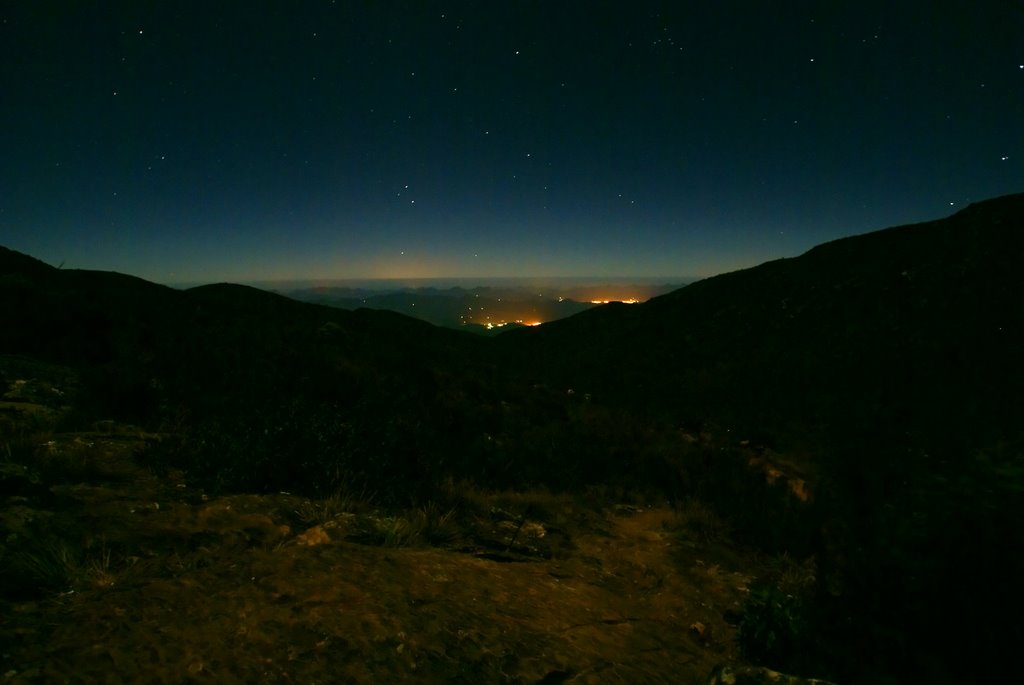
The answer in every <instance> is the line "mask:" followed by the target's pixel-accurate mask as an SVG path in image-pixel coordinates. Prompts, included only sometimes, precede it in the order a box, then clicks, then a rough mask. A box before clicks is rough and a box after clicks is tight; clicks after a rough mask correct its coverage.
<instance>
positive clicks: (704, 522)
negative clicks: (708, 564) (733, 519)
mask: <svg viewBox="0 0 1024 685" xmlns="http://www.w3.org/2000/svg"><path fill="white" fill-rule="evenodd" d="M676 514H677V515H678V516H679V523H680V533H681V534H683V535H686V536H689V537H692V538H694V539H696V540H697V541H698V542H700V543H702V544H705V545H708V544H711V543H714V542H722V541H725V540H727V539H728V538H729V535H730V533H731V530H730V526H729V523H728V522H727V521H726V520H725V519H723V518H722V517H721V516H719V515H718V513H717V512H716V511H715V510H714V509H712V508H710V507H709V506H707V505H706V504H704V503H703V502H702V501H700V500H699V499H695V498H689V499H685V500H680V501H679V502H678V503H677V505H676Z"/></svg>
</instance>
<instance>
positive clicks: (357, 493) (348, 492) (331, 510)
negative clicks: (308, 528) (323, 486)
mask: <svg viewBox="0 0 1024 685" xmlns="http://www.w3.org/2000/svg"><path fill="white" fill-rule="evenodd" d="M374 499H375V494H374V493H373V492H370V491H368V490H367V489H366V488H360V489H354V488H338V489H337V490H335V491H334V492H333V493H332V494H331V495H329V496H327V497H325V498H323V499H308V500H306V501H304V502H302V503H301V504H300V505H299V506H298V507H297V508H296V510H295V514H296V515H297V516H298V517H299V519H300V520H301V521H302V522H303V523H307V524H310V525H319V524H322V523H327V522H328V521H332V520H334V519H336V518H338V517H339V516H341V515H342V514H356V513H360V512H365V511H368V510H369V509H371V508H372V506H373V501H374Z"/></svg>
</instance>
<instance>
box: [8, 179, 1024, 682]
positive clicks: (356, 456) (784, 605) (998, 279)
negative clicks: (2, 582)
mask: <svg viewBox="0 0 1024 685" xmlns="http://www.w3.org/2000/svg"><path fill="white" fill-rule="evenodd" d="M1022 230H1024V195H1015V196H1008V197H1005V198H1000V199H997V200H992V201H988V202H984V203H979V204H976V205H972V206H971V207H970V208H968V209H966V210H964V211H962V212H960V213H958V214H956V215H954V216H953V217H950V218H949V219H945V220H941V221H936V222H931V223H926V224H919V225H914V226H905V227H898V228H893V229H888V230H885V231H880V232H877V233H872V234H868V235H865V236H859V237H855V238H848V239H844V240H840V241H836V242H833V243H828V244H825V245H822V246H819V247H817V248H815V249H813V250H811V251H810V252H808V253H807V254H805V255H803V256H801V257H798V258H795V259H788V260H780V261H777V262H771V263H768V264H764V265H762V266H760V267H757V268H754V269H749V270H745V271H740V272H735V273H731V274H726V275H723V276H718V277H715V278H711V279H707V280H705V281H700V282H698V283H695V284H693V285H690V286H688V287H686V288H683V289H681V290H678V291H675V292H672V293H670V294H668V295H664V296H662V297H659V298H655V299H654V300H651V301H649V302H647V303H645V304H642V305H633V306H628V307H627V306H625V305H619V306H614V305H609V306H604V307H598V308H595V309H592V310H588V311H586V312H583V313H582V314H579V315H576V316H573V317H570V318H568V319H565V320H562V321H559V322H554V323H551V324H547V325H545V326H542V327H540V328H537V329H526V330H517V331H511V332H509V333H506V334H503V335H501V336H499V337H497V338H496V339H493V340H489V339H484V338H479V337H476V336H471V335H466V334H462V333H459V332H455V331H450V330H445V329H441V328H435V327H433V326H431V325H428V324H426V323H423V322H419V321H414V320H411V319H408V318H406V317H403V316H400V315H397V314H391V313H387V312H378V311H369V310H355V311H345V310H340V309H334V308H329V307H323V306H318V305H313V304H303V303H298V302H295V301H292V300H289V299H286V298H283V297H280V296H277V295H273V294H269V293H266V292H263V291H259V290H255V289H251V288H245V287H241V286H232V285H216V286H206V287H202V288H196V289H192V290H187V291H175V290H171V289H168V288H164V287H161V286H156V285H153V284H150V283H147V282H144V281H141V280H139V279H135V278H131V277H128V276H122V275H119V274H111V273H97V272H83V271H61V270H57V269H53V268H51V267H48V266H46V265H44V264H42V263H40V262H38V261H36V260H33V259H31V258H28V257H25V256H23V255H20V254H17V253H13V252H10V251H6V250H3V249H2V248H0V312H2V320H3V321H2V324H3V325H2V326H0V353H2V354H3V355H5V356H4V365H3V367H2V370H3V373H4V374H5V377H4V378H2V379H0V381H2V385H3V386H4V387H7V388H8V391H10V387H11V383H13V382H14V380H15V379H22V378H25V377H33V376H39V377H43V376H46V377H54V378H56V377H59V380H53V381H52V382H51V383H50V385H52V386H53V387H54V388H60V390H61V392H67V393H71V394H73V395H74V398H73V400H68V401H67V402H65V403H64V404H66V405H68V406H70V407H72V409H71V410H70V411H66V412H63V413H62V414H61V415H60V417H59V419H55V420H58V421H59V425H57V429H58V430H61V431H86V430H93V429H94V428H95V426H96V422H98V421H104V420H109V419H116V420H117V421H119V422H126V423H131V424H134V425H136V426H138V427H139V429H140V430H143V431H149V432H153V433H159V434H161V435H162V436H164V437H163V438H162V439H161V440H160V441H159V442H157V443H153V444H152V445H150V446H149V447H147V449H146V450H145V451H144V453H142V456H141V457H140V458H141V459H143V461H144V462H145V463H146V465H147V467H148V468H151V469H153V470H154V472H156V473H160V472H166V471H168V470H177V469H180V470H182V471H183V472H184V474H185V476H186V477H187V478H188V480H189V483H190V485H191V486H193V487H197V488H203V489H204V490H206V491H207V492H211V493H218V492H222V493H241V492H245V493H277V492H279V491H287V492H289V493H293V494H295V495H296V496H306V497H313V498H317V499H318V501H330V498H331V497H343V496H345V495H344V493H373V499H374V502H375V504H377V505H380V506H385V507H391V508H393V509H395V510H402V511H413V512H416V511H419V512H423V513H422V515H419V514H418V515H415V516H407V517H406V519H405V520H406V521H407V523H408V522H410V521H412V522H413V523H411V524H409V525H412V526H413V529H414V530H417V531H420V532H418V533H416V534H417V535H424V536H427V537H430V536H435V537H437V538H438V539H446V538H448V537H449V536H452V535H456V533H454V532H451V529H450V528H448V527H446V526H447V524H448V523H450V521H449V519H446V518H445V516H446V515H447V513H448V512H449V511H450V510H451V508H452V507H451V506H449V505H453V501H452V500H451V499H450V498H449V499H447V500H446V499H445V498H444V497H441V496H440V495H439V493H444V492H448V493H451V492H452V489H453V487H454V486H453V484H455V483H463V484H465V487H466V488H470V489H472V488H482V489H489V490H505V491H526V490H528V489H531V488H532V489H537V488H543V489H546V490H547V491H550V492H552V493H584V492H588V493H594V492H602V493H604V495H603V497H604V498H606V499H607V500H608V501H613V500H618V501H621V500H624V499H633V500H634V501H649V502H653V501H661V502H665V501H668V502H670V503H672V504H673V505H674V506H675V507H676V508H677V509H678V510H680V511H682V512H688V515H687V516H686V521H687V524H686V525H687V527H688V533H687V534H688V535H691V536H694V537H695V538H698V539H704V540H713V539H720V538H727V539H729V540H731V541H734V543H735V544H738V545H742V546H745V547H746V548H750V549H755V550H761V551H763V552H764V553H766V554H767V555H769V557H770V558H771V559H775V560H781V561H778V562H777V563H775V565H774V566H772V568H769V569H768V570H766V571H764V572H763V573H760V574H759V575H760V578H759V580H758V582H757V583H755V584H754V586H752V587H751V592H750V594H749V597H748V600H747V604H746V607H745V610H744V612H743V613H742V615H741V616H739V617H736V622H737V623H738V624H739V632H738V639H739V643H740V646H741V648H742V649H743V650H744V652H745V654H746V656H747V658H748V659H750V660H751V661H753V662H755V663H759V664H764V665H768V666H772V667H775V668H779V669H782V670H788V671H791V672H797V673H803V674H807V675H817V676H824V677H829V678H832V679H834V680H837V681H840V682H936V683H941V682H961V681H976V680H982V679H983V678H984V677H986V676H996V675H999V674H1001V673H1002V672H1003V671H1004V670H1006V669H1008V668H1009V664H1008V663H1007V662H1006V657H1007V655H1008V654H1011V653H1013V649H1014V647H1015V646H1016V645H1019V644H1020V643H1021V641H1022V639H1024V629H1022V628H1021V625H1022V624H1021V622H1020V616H1022V615H1024V602H1022V600H1021V597H1022V594H1021V592H1020V587H1019V584H1020V580H1019V579H1020V578H1022V577H1024V492H1022V490H1024V460H1022V449H1024V421H1022V420H1021V417H1024V396H1022V394H1021V389H1022V388H1024V356H1022V355H1021V350H1022V349H1024V295H1022V293H1024V282H1022V281H1024V277H1022V275H1021V274H1022V272H1021V271H1020V268H1019V262H1020V255H1021V254H1022V250H1021V249H1020V248H1021V244H1020V242H1021V241H1020V239H1019V238H1018V235H1019V234H1020V232H1021V231H1022ZM40 365H45V369H48V370H47V371H45V372H44V371H41V370H40V369H42V368H44V367H43V366H40ZM26 369H27V370H29V371H30V373H26ZM55 374H56V376H55ZM40 383H41V381H40ZM0 389H3V388H0ZM26 392H27V390H26ZM33 392H46V390H45V389H42V390H41V389H40V388H38V387H37V388H36V389H35V390H33ZM10 430H13V429H10ZM16 437H17V436H12V437H10V438H9V439H8V441H7V442H6V443H3V444H6V445H7V452H8V453H7V455H6V459H5V461H6V462H10V463H17V462H18V458H17V455H15V454H13V453H12V450H15V451H16V449H17V445H19V444H21V443H19V442H18V441H17V439H16ZM12 445H14V446H15V447H13V448H12ZM0 446H2V445H0ZM3 457H4V455H2V454H0V458H3ZM67 467H68V465H67V464H63V466H62V468H67ZM78 468H88V460H81V463H78ZM4 482H7V483H18V485H17V487H18V488H28V489H29V490H31V485H28V484H26V483H28V481H26V480H25V479H22V478H13V477H12V478H10V479H8V480H6V481H4ZM10 487H15V486H13V485H12V486H10ZM339 493H340V494H339ZM4 494H10V493H4ZM36 494H37V495H38V496H44V493H36ZM19 496H21V495H20V494H19ZM325 506H330V505H325ZM309 515H310V516H311V517H314V518H315V517H316V516H317V514H316V512H315V511H311V512H309ZM417 522H418V523H417ZM403 525H405V524H403ZM403 530H406V531H407V530H408V529H406V528H403ZM392 533H393V534H395V535H401V534H404V533H402V532H401V531H398V532H396V531H392ZM373 534H374V535H386V531H385V532H382V531H380V530H378V531H377V532H376V533H373ZM68 554H70V552H68V551H67V550H66V549H63V548H58V547H55V548H48V549H47V550H43V551H41V552H40V554H39V555H37V558H43V559H46V560H48V561H47V566H48V567H49V568H53V567H59V566H60V565H61V564H62V563H63V562H62V561H61V560H62V559H66V558H68V557H67V555H68ZM40 573H42V571H41V572H40ZM22 575H24V573H23V574H22ZM29 575H31V574H29ZM43 575H44V576H45V573H43ZM19 577H21V576H19Z"/></svg>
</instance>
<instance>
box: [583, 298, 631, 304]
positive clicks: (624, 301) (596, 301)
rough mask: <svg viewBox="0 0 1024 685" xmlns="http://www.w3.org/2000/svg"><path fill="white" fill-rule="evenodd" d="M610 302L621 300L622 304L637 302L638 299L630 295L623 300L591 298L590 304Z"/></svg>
mask: <svg viewBox="0 0 1024 685" xmlns="http://www.w3.org/2000/svg"><path fill="white" fill-rule="evenodd" d="M612 302H621V303H622V304H638V303H639V302H640V300H638V299H636V298H635V297H630V298H628V299H625V300H591V301H590V304H610V303H612Z"/></svg>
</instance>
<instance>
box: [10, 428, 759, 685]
mask: <svg viewBox="0 0 1024 685" xmlns="http://www.w3.org/2000/svg"><path fill="white" fill-rule="evenodd" d="M145 439H147V438H146V437H145V436H142V437H130V436H128V437H126V436H123V435H121V436H119V435H102V434H97V435H85V434H77V435H74V436H68V435H65V436H58V437H57V438H56V439H54V440H53V441H52V444H49V445H47V446H46V449H45V450H42V452H41V453H42V454H43V455H44V456H45V454H46V453H47V452H48V451H49V452H53V453H54V454H57V455H61V454H63V455H68V454H71V455H73V456H72V457H69V458H67V459H65V461H64V462H61V461H60V460H57V459H56V457H55V460H56V461H57V462H58V463H61V464H64V463H65V462H66V464H68V465H71V466H73V465H76V464H77V466H78V469H79V470H78V471H77V472H76V471H74V469H72V468H71V466H68V469H69V470H70V471H72V472H73V476H74V477H73V478H70V479H69V478H64V480H72V481H74V482H63V483H56V484H51V483H47V482H42V483H38V484H37V485H36V488H37V489H36V491H33V492H29V493H28V494H19V495H15V496H9V497H7V498H6V500H7V501H6V502H5V503H3V504H2V505H0V527H2V530H0V532H2V533H3V535H4V536H6V543H5V545H6V546H5V559H6V560H7V561H8V562H9V563H8V565H7V570H6V573H7V574H8V575H11V574H12V573H13V574H14V575H15V576H17V574H18V573H20V574H21V575H20V576H17V577H19V578H21V582H22V583H24V582H25V581H24V576H25V575H26V574H29V575H30V576H31V574H32V573H35V574H37V575H38V576H39V577H42V578H44V579H46V580H47V581H48V582H49V586H48V589H47V590H46V591H40V592H34V591H33V592H30V591H28V590H31V588H29V589H28V590H26V591H25V592H23V593H21V594H20V595H19V594H16V593H15V594H14V596H11V595H12V593H10V592H9V593H7V594H8V597H7V599H4V600H2V602H3V603H2V604H0V607H2V609H3V610H2V612H0V680H2V682H5V683H130V682H146V683H180V682H209V683H225V684H228V683H251V682H280V683H310V684H312V683H366V684H370V683H384V682H389V683H397V682H415V683H434V682H436V683H570V682H571V683H667V682H672V683H701V682H704V680H705V679H706V677H707V675H708V674H709V673H710V672H711V670H712V669H713V667H714V666H715V665H716V664H719V663H722V662H732V661H737V660H738V656H737V653H736V647H735V629H734V628H733V627H732V626H730V625H728V623H727V622H726V620H725V619H724V618H723V616H727V615H729V614H730V612H735V611H736V610H738V609H739V606H740V604H741V603H742V600H743V598H744V596H745V592H746V587H747V585H748V584H749V582H750V581H751V578H750V577H749V576H747V575H744V574H743V573H740V572H739V571H738V569H740V568H749V565H748V564H746V563H743V562H741V560H740V559H738V558H736V557H735V556H734V553H732V552H730V551H729V549H728V548H727V547H725V546H723V545H722V544H720V543H718V542H715V541H711V542H710V543H709V542H708V541H707V540H700V539H697V538H694V537H692V536H688V535H687V534H686V533H685V532H683V531H685V527H683V526H681V525H680V521H679V515H678V514H677V513H675V512H673V511H672V510H671V509H669V508H667V507H656V508H650V507H642V506H625V505H623V506H613V507H603V508H598V509H591V510H586V509H585V508H584V509H581V506H580V505H579V503H578V502H577V501H575V500H571V499H568V498H558V497H555V496H551V495H549V496H548V498H549V500H548V502H547V507H546V510H545V512H544V513H543V515H537V516H536V517H534V516H532V515H527V514H526V513H524V514H523V515H522V517H521V519H520V520H519V521H511V522H509V521H498V522H497V523H495V521H493V520H488V521H485V522H479V524H480V525H479V526H478V528H477V534H476V536H475V537H474V534H472V533H471V532H470V533H466V535H462V536H458V539H455V537H453V538H452V539H448V540H447V541H446V542H445V543H444V544H442V545H441V546H436V545H430V544H427V543H426V542H423V541H419V542H413V541H412V540H411V539H407V540H406V541H405V542H404V543H402V542H401V541H399V542H397V543H396V541H395V539H393V538H387V537H381V536H377V537H376V538H373V536H369V537H368V536H367V535H365V530H366V529H367V526H371V527H372V526H378V528H380V527H381V526H382V525H384V526H385V527H386V524H382V523H381V522H382V521H385V522H386V521H392V523H393V519H387V518H385V517H383V515H382V514H380V513H379V512H374V513H362V514H359V515H356V514H352V513H345V512H342V513H337V514H334V515H329V516H327V515H325V516H322V517H321V520H319V521H317V522H303V521H302V520H301V517H300V516H298V512H300V511H301V510H302V508H303V506H306V507H307V508H308V506H309V502H308V501H307V500H303V499H302V498H298V497H294V496H292V495H288V494H279V495H232V496H224V497H207V496H205V495H203V494H202V493H201V492H198V491H195V490H192V489H190V488H188V487H185V486H184V484H183V483H181V482H178V481H179V480H180V474H175V473H173V472H171V473H164V474H162V475H155V474H154V473H153V472H152V471H151V470H149V469H146V468H143V467H141V466H140V465H139V464H138V463H137V461H138V460H137V459H136V458H133V456H132V455H133V454H137V453H138V449H139V444H140V441H144V440H145ZM37 458H39V457H37ZM51 466H52V465H51ZM50 472H56V471H55V469H54V468H51V469H50ZM58 480H60V479H58ZM492 511H498V510H497V509H494V510H492ZM482 518H485V519H488V518H489V517H488V516H483V517H482ZM490 518H491V519H493V517H490ZM498 518H500V517H498ZM502 526H504V528H502ZM513 529H514V532H512V534H511V535H510V536H509V537H508V544H507V545H506V546H505V548H504V549H502V548H501V542H500V541H499V542H498V544H497V545H495V544H490V545H489V546H488V544H487V537H488V536H487V535H485V534H483V533H481V532H480V531H483V530H489V531H490V533H491V538H493V537H494V536H495V534H498V535H499V536H500V535H504V534H506V533H507V532H508V531H510V530H513ZM502 530H504V531H505V533H502V532H501V531H502ZM495 531H497V533H495ZM367 540H370V542H369V543H368V542H366V541H367ZM11 560H14V561H13V562H12V561H11ZM12 563H13V564H14V565H16V566H17V565H18V564H20V567H19V568H20V570H19V569H15V570H14V571H12V570H11V568H10V566H11V564H12ZM26 569H27V570H26Z"/></svg>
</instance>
